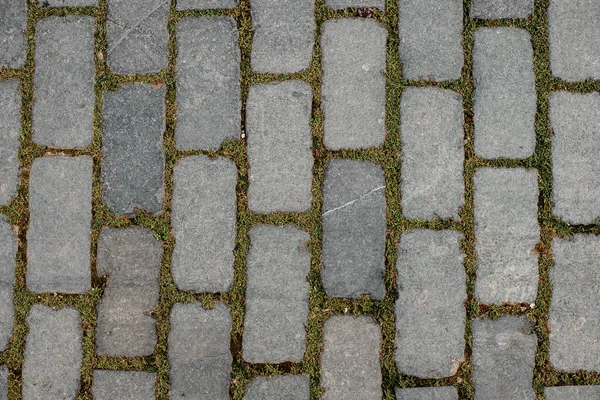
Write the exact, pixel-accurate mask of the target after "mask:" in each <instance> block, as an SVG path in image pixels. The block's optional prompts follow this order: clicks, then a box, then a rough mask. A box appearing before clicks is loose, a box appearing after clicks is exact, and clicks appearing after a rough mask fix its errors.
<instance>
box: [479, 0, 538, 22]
mask: <svg viewBox="0 0 600 400" xmlns="http://www.w3.org/2000/svg"><path fill="white" fill-rule="evenodd" d="M533 2H534V0H473V3H472V4H471V13H470V17H471V18H480V19H501V18H527V17H529V16H530V15H531V13H533Z"/></svg>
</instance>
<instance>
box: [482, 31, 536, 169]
mask: <svg viewBox="0 0 600 400" xmlns="http://www.w3.org/2000/svg"><path fill="white" fill-rule="evenodd" d="M473 79H474V83H475V102H474V106H473V107H474V110H473V112H474V116H473V121H474V124H475V151H476V152H477V154H479V155H480V156H481V157H483V158H499V157H506V158H527V157H529V156H530V155H531V154H533V151H534V150H535V113H536V109H537V105H536V92H535V76H534V74H533V50H532V48H531V36H530V35H529V32H527V31H526V30H525V29H520V28H479V29H477V31H476V32H475V47H474V48H473Z"/></svg>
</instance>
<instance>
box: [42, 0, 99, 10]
mask: <svg viewBox="0 0 600 400" xmlns="http://www.w3.org/2000/svg"><path fill="white" fill-rule="evenodd" d="M97 5H98V0H38V7H40V8H41V7H89V6H97Z"/></svg>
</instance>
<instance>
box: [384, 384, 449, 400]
mask: <svg viewBox="0 0 600 400" xmlns="http://www.w3.org/2000/svg"><path fill="white" fill-rule="evenodd" d="M396 400H458V392H457V391H456V388H454V387H452V386H445V387H432V388H428V387H420V388H410V389H396Z"/></svg>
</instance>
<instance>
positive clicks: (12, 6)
mask: <svg viewBox="0 0 600 400" xmlns="http://www.w3.org/2000/svg"><path fill="white" fill-rule="evenodd" d="M26 27H27V2H26V1H23V0H3V1H2V3H1V4H0V68H20V67H22V66H23V64H24V63H25V57H26V55H27V43H26V41H25V28H26Z"/></svg>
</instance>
